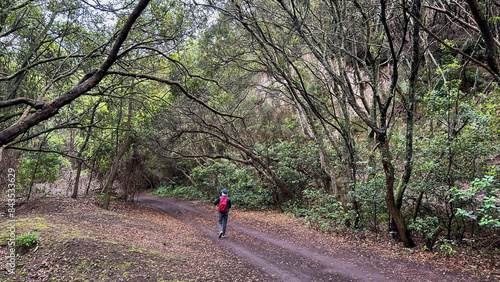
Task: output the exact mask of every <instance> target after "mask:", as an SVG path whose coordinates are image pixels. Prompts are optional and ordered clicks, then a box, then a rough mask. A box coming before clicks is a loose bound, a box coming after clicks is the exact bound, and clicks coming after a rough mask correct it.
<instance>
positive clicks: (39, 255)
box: [0, 195, 500, 281]
mask: <svg viewBox="0 0 500 282" xmlns="http://www.w3.org/2000/svg"><path fill="white" fill-rule="evenodd" d="M98 204H99V202H98V201H96V200H93V199H86V198H82V199H78V200H72V199H69V198H42V199H37V200H33V201H30V202H28V203H25V204H23V205H21V206H19V207H17V209H16V219H17V225H16V234H24V233H26V232H31V233H33V232H37V233H38V234H39V237H40V243H39V244H38V246H37V247H36V248H34V249H32V250H31V251H30V252H29V253H27V254H25V255H23V256H20V257H18V258H17V267H16V274H15V275H10V274H8V273H7V271H6V260H7V247H6V246H5V243H4V244H3V246H2V247H0V264H1V265H0V281H500V270H499V268H498V267H497V266H491V264H490V263H489V262H488V260H486V259H482V258H474V259H467V257H464V256H461V255H459V254H458V255H454V256H450V257H445V256H442V255H436V254H433V253H432V252H424V251H420V250H418V249H415V250H407V249H404V248H402V246H401V245H400V244H398V243H394V242H392V241H391V240H387V238H385V239H383V240H379V241H374V240H372V239H362V238H361V239H360V238H359V237H358V240H353V239H346V238H345V237H341V236H332V235H329V234H325V233H321V232H318V231H315V230H313V229H312V228H308V227H306V226H305V224H303V222H302V221H301V220H300V219H296V218H294V217H292V216H290V215H287V214H283V213H276V212H248V211H239V210H234V209H233V210H231V212H230V215H229V224H228V231H227V235H228V237H227V238H223V239H219V238H218V237H217V223H216V217H217V211H216V208H215V207H214V206H213V205H211V204H210V203H207V202H193V201H185V200H179V199H173V198H159V197H154V196H149V195H142V196H141V197H140V198H139V201H138V202H137V203H126V202H121V201H114V202H112V204H111V208H110V211H106V210H103V209H101V208H100V207H99V205H98ZM2 206H4V205H2ZM0 230H5V231H6V230H7V222H6V217H2V218H1V219H0ZM2 232H3V231H0V234H1V233H2ZM4 237H5V236H4ZM469 258H470V257H469Z"/></svg>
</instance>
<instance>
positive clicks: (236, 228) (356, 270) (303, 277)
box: [138, 195, 474, 281]
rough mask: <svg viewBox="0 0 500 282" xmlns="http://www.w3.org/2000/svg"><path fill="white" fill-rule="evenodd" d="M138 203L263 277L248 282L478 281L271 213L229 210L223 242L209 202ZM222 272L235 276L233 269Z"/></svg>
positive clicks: (151, 199)
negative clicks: (377, 250)
mask: <svg viewBox="0 0 500 282" xmlns="http://www.w3.org/2000/svg"><path fill="white" fill-rule="evenodd" d="M138 202H140V203H143V204H146V205H150V206H152V207H155V208H157V209H159V210H161V211H163V212H165V213H167V214H168V215H169V216H171V217H173V218H175V219H177V220H180V221H182V222H183V223H184V224H185V225H186V226H189V228H194V230H196V232H198V235H199V236H203V237H205V238H208V239H209V242H210V243H211V244H212V245H213V252H214V256H218V254H219V252H221V250H223V251H224V252H225V253H226V254H227V255H228V258H229V259H230V260H231V259H233V260H234V261H235V262H244V263H245V265H246V267H248V268H253V269H252V272H253V273H260V274H262V275H263V277H254V278H255V279H251V278H249V281H251V280H263V281H474V280H470V279H467V278H464V276H461V275H459V274H457V273H451V272H445V271H443V270H439V269H436V268H434V267H432V266H431V265H429V264H427V263H416V262H408V261H405V260H402V259H395V258H391V257H388V256H384V255H382V254H378V253H377V252H376V251H375V250H370V249H369V248H367V247H366V246H359V245H356V244H353V243H348V242H343V241H340V240H339V239H338V238H335V237H332V236H329V235H327V234H324V233H320V232H316V231H314V230H311V229H310V228H307V227H305V226H303V225H301V224H299V223H298V222H297V221H296V220H295V221H294V220H293V219H289V220H286V219H285V220H283V216H281V215H276V214H274V215H273V213H266V212H256V213H252V212H241V211H233V210H231V211H230V213H229V221H228V229H227V237H226V238H222V239H219V238H218V236H217V210H216V207H215V206H212V205H210V204H209V203H202V202H190V201H186V200H180V199H174V198H163V197H155V196H151V195H140V196H139V198H138ZM179 236H183V232H182V230H179ZM229 263H230V262H229ZM221 271H227V272H228V275H229V276H230V275H231V274H230V272H231V270H230V269H221Z"/></svg>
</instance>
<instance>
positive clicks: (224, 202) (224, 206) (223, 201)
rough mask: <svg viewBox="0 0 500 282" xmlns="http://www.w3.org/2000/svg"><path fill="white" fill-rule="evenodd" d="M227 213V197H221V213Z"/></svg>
mask: <svg viewBox="0 0 500 282" xmlns="http://www.w3.org/2000/svg"><path fill="white" fill-rule="evenodd" d="M226 211H227V197H220V202H219V212H226Z"/></svg>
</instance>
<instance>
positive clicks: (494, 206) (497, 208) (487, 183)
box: [450, 175, 500, 229]
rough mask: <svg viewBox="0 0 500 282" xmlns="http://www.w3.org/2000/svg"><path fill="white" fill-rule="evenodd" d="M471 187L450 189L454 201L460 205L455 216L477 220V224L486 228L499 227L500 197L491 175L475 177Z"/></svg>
mask: <svg viewBox="0 0 500 282" xmlns="http://www.w3.org/2000/svg"><path fill="white" fill-rule="evenodd" d="M471 184H472V185H471V187H469V188H467V189H464V190H459V189H457V188H456V187H453V188H452V189H450V193H451V194H452V195H453V198H452V199H451V200H450V201H454V202H456V203H457V204H459V205H460V208H457V212H456V216H458V217H460V218H463V219H472V220H474V221H478V224H479V226H482V227H484V228H487V229H493V228H500V197H499V190H500V188H498V184H497V186H496V187H495V184H496V181H495V179H494V177H493V175H485V176H484V177H483V178H482V179H478V178H476V179H475V180H474V181H472V183H471Z"/></svg>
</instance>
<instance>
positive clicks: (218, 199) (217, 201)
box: [214, 197, 220, 205]
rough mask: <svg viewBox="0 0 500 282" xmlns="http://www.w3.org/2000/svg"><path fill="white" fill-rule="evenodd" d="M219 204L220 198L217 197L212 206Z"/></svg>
mask: <svg viewBox="0 0 500 282" xmlns="http://www.w3.org/2000/svg"><path fill="white" fill-rule="evenodd" d="M219 202H220V197H219V198H217V200H215V202H214V205H218V204H219Z"/></svg>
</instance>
